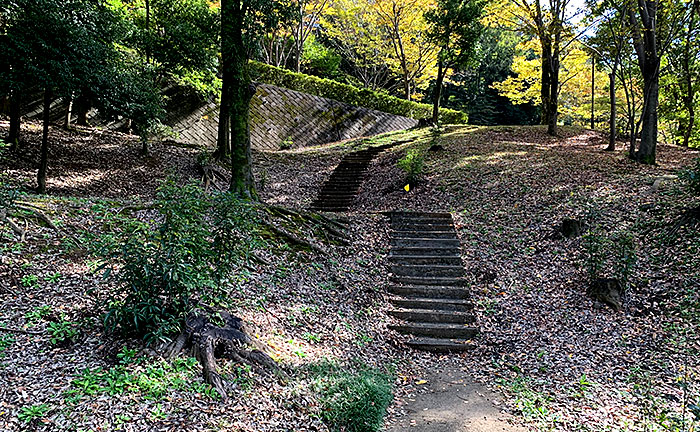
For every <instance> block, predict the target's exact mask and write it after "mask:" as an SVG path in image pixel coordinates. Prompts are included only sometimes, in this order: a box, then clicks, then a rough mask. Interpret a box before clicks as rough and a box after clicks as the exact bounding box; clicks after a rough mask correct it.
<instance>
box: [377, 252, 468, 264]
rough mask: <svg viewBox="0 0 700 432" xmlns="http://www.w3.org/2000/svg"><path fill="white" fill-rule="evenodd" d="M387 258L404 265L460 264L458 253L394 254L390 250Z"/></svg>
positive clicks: (460, 259)
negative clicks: (446, 254)
mask: <svg viewBox="0 0 700 432" xmlns="http://www.w3.org/2000/svg"><path fill="white" fill-rule="evenodd" d="M388 259H389V261H391V262H392V263H396V264H404V265H456V266H461V265H462V258H461V257H460V256H459V255H453V256H443V255H395V254H394V252H393V251H392V253H391V254H390V255H389V256H388Z"/></svg>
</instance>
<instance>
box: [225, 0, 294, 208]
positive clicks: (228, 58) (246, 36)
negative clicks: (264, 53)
mask: <svg viewBox="0 0 700 432" xmlns="http://www.w3.org/2000/svg"><path fill="white" fill-rule="evenodd" d="M287 6H288V5H287V4H285V3H282V2H278V1H273V0H222V2H221V63H222V72H223V73H222V91H221V108H220V111H219V133H218V140H217V152H216V155H217V157H219V158H224V157H225V155H227V154H230V162H231V182H230V184H229V190H230V191H231V192H232V193H234V194H236V195H239V196H241V197H245V198H255V196H256V193H255V184H254V181H253V170H252V167H251V162H252V160H251V150H250V131H249V128H248V121H249V112H250V100H251V99H252V98H253V95H254V94H255V86H254V85H253V83H252V82H251V79H250V72H249V70H248V60H249V58H250V57H251V55H252V51H253V49H254V47H255V46H257V44H258V41H259V38H260V37H261V36H262V35H263V34H264V33H265V31H266V26H267V25H269V24H268V23H269V20H268V19H266V17H269V16H270V15H272V14H280V15H281V14H284V13H286V7H287ZM226 138H229V139H230V147H229V144H228V143H227V141H226Z"/></svg>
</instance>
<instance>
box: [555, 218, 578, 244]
mask: <svg viewBox="0 0 700 432" xmlns="http://www.w3.org/2000/svg"><path fill="white" fill-rule="evenodd" d="M582 227H583V224H582V223H581V221H579V220H578V219H571V218H564V219H563V220H562V221H561V227H560V228H559V231H560V232H561V234H562V235H563V236H564V237H565V238H569V239H570V238H574V237H578V236H580V235H581V232H582Z"/></svg>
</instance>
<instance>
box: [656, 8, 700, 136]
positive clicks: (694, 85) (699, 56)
mask: <svg viewBox="0 0 700 432" xmlns="http://www.w3.org/2000/svg"><path fill="white" fill-rule="evenodd" d="M689 7H690V16H689V18H688V21H687V23H686V24H685V25H684V26H683V27H682V28H681V29H680V31H679V35H678V37H676V38H674V39H673V40H672V41H671V46H670V48H669V55H668V57H667V58H668V62H667V63H668V73H667V74H666V75H665V76H664V77H662V79H663V82H662V90H661V93H660V99H661V100H660V110H663V111H662V113H661V115H663V116H664V117H665V120H666V121H667V122H674V123H675V125H674V127H675V128H676V130H675V131H674V135H675V138H676V140H677V142H678V143H679V144H680V145H682V146H684V147H689V146H690V144H691V141H693V142H694V143H700V138H699V137H697V135H698V131H697V125H696V123H697V122H698V118H697V113H696V111H697V107H698V105H699V104H700V101H698V95H699V94H700V0H694V1H693V2H692V4H690V5H689Z"/></svg>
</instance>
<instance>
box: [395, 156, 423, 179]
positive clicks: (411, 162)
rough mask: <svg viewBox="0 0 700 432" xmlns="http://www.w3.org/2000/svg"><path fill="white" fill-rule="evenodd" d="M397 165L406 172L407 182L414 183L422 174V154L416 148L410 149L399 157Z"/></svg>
mask: <svg viewBox="0 0 700 432" xmlns="http://www.w3.org/2000/svg"><path fill="white" fill-rule="evenodd" d="M398 165H399V168H401V169H402V170H404V172H406V177H407V179H406V180H407V181H408V184H410V185H415V184H416V183H417V182H418V180H419V179H420V177H421V176H422V175H423V165H424V159H423V154H422V153H421V152H420V151H419V150H417V149H411V150H409V151H408V152H407V153H406V156H404V157H403V158H401V159H399V162H398Z"/></svg>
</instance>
